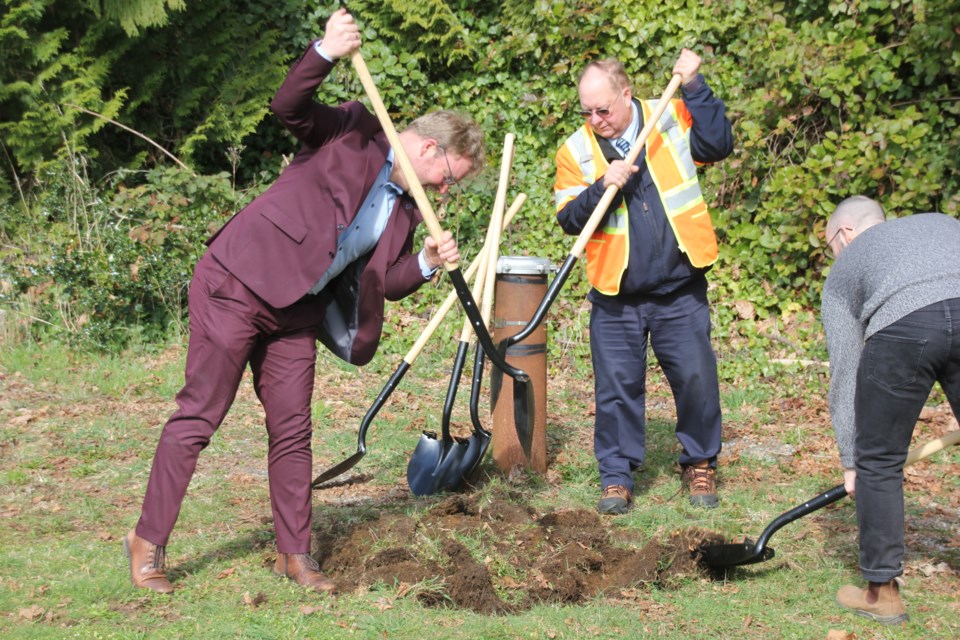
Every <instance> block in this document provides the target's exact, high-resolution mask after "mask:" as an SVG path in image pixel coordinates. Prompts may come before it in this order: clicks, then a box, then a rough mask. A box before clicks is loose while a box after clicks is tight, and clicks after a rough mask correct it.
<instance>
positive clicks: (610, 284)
mask: <svg viewBox="0 0 960 640" xmlns="http://www.w3.org/2000/svg"><path fill="white" fill-rule="evenodd" d="M564 152H566V153H568V154H569V156H570V158H571V159H572V161H573V162H574V163H576V165H577V166H578V167H579V168H580V175H579V176H576V177H574V176H573V173H572V171H570V170H569V169H570V167H565V169H568V170H565V171H558V184H556V185H554V197H555V200H556V205H557V211H558V212H559V211H560V210H562V209H563V207H564V206H565V205H566V204H567V202H569V201H570V200H573V199H574V198H576V197H577V196H578V195H580V193H582V192H583V191H584V190H586V188H587V186H588V185H591V184H593V183H594V182H596V181H597V178H598V177H599V176H602V175H603V174H604V173H606V171H607V167H608V166H609V165H608V164H607V160H606V158H604V157H603V152H602V151H601V150H600V146H599V144H597V139H596V138H595V137H594V135H593V133H592V131H591V130H590V128H589V127H588V126H587V125H586V124H584V126H582V127H580V128H579V129H577V131H575V132H574V133H573V135H571V136H570V137H569V138H568V139H567V141H566V143H565V144H564V148H563V149H562V150H561V153H564ZM564 178H565V179H567V180H569V181H570V182H571V183H573V182H574V181H576V184H569V185H568V184H566V183H563V182H561V180H562V179H564ZM627 231H628V218H627V208H626V206H625V205H624V204H622V203H621V205H620V206H619V207H617V208H616V209H614V210H610V211H608V212H607V214H606V215H605V216H604V219H603V221H602V222H601V226H600V227H598V228H597V230H596V231H594V233H593V235H592V236H590V239H589V240H588V241H587V246H586V255H587V279H588V280H589V281H590V284H591V285H593V287H594V288H595V289H596V290H597V291H599V292H600V293H603V294H606V295H615V294H616V293H617V292H618V291H619V290H620V280H621V278H622V276H623V272H624V271H626V268H627V262H628V257H629V255H630V235H629V233H628V232H627Z"/></svg>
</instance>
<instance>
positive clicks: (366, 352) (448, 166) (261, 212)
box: [124, 9, 483, 593]
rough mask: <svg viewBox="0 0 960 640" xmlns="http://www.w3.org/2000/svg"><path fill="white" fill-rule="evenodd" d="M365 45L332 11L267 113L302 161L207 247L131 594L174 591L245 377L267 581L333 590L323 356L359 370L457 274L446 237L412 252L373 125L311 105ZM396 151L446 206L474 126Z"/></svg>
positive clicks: (410, 210) (477, 141) (398, 177)
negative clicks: (319, 503) (317, 457)
mask: <svg viewBox="0 0 960 640" xmlns="http://www.w3.org/2000/svg"><path fill="white" fill-rule="evenodd" d="M359 46H360V32H359V29H358V28H357V25H356V23H355V22H354V20H353V18H352V17H351V16H350V15H349V14H348V13H347V12H346V11H345V10H344V9H341V10H339V11H337V12H336V13H334V14H333V15H332V16H331V17H330V19H329V20H328V21H327V24H326V29H325V33H324V36H323V38H322V39H321V40H319V41H317V42H315V43H312V44H311V45H310V47H309V48H308V49H307V51H306V52H305V53H304V54H303V56H302V57H301V58H300V60H299V61H297V62H296V63H295V64H294V65H293V67H292V69H291V70H290V73H289V74H288V76H287V78H286V80H285V81H284V83H283V85H282V86H281V87H280V89H279V91H278V92H277V94H276V96H275V97H274V99H273V101H272V102H271V109H272V110H273V111H274V113H276V115H277V117H278V118H279V119H280V120H281V121H282V122H283V124H284V126H286V128H287V129H288V130H289V131H290V132H291V133H292V134H293V135H294V136H296V137H297V138H298V139H299V140H300V141H301V143H302V148H301V149H300V151H299V152H298V153H297V155H296V157H295V158H294V160H293V162H291V164H290V166H288V167H287V168H286V169H285V170H284V171H283V173H282V174H281V176H280V177H279V178H278V179H277V181H276V182H275V183H274V184H273V185H271V187H270V188H269V189H268V190H267V191H266V192H264V193H263V194H262V195H261V196H260V197H258V198H257V199H255V200H254V201H253V202H252V203H251V204H250V205H249V206H247V207H246V208H245V209H243V210H242V211H240V212H239V213H237V214H236V215H235V216H234V217H233V218H232V219H231V220H230V221H229V222H228V223H227V224H226V225H224V227H223V228H221V229H220V230H219V231H218V232H217V233H215V234H214V235H213V237H212V238H210V240H209V241H208V245H209V249H208V250H207V252H206V254H205V255H204V256H203V258H201V260H200V262H199V263H198V264H197V267H196V270H195V272H194V276H193V280H192V282H191V284H190V294H189V309H190V342H189V347H188V350H187V363H186V376H185V383H184V386H183V389H181V391H180V392H179V393H178V394H177V404H178V406H179V409H178V410H177V411H176V412H175V413H174V414H173V416H171V418H170V419H169V421H168V422H167V423H166V425H165V426H164V428H163V433H162V434H161V436H160V442H159V444H158V445H157V451H156V454H155V457H154V460H153V467H152V469H151V472H150V479H149V481H148V484H147V489H146V495H145V496H144V500H143V507H142V510H141V514H140V519H139V521H138V523H137V525H136V527H135V528H134V529H133V530H131V531H130V532H129V533H128V534H127V535H126V537H125V538H124V550H125V552H126V554H127V556H128V557H129V558H130V572H131V579H132V580H133V583H134V585H135V586H137V587H141V588H146V589H151V590H153V591H157V592H161V593H169V592H170V591H172V590H173V587H172V585H171V584H170V582H169V580H168V579H167V577H166V573H165V566H164V564H165V555H166V545H167V540H168V538H169V536H170V533H171V531H172V530H173V527H174V524H175V522H176V520H177V516H178V515H179V512H180V506H181V503H182V502H183V498H184V495H185V493H186V490H187V485H188V484H189V483H190V479H191V477H192V475H193V472H194V470H195V468H196V462H197V458H198V456H199V455H200V451H201V450H202V449H203V448H204V447H206V446H207V444H209V442H210V438H211V437H212V436H213V433H214V432H215V431H216V430H217V428H218V427H219V426H220V423H221V422H222V421H223V419H224V417H225V416H226V413H227V410H228V409H229V408H230V405H231V403H232V402H233V399H234V397H235V395H236V392H237V388H238V386H239V384H240V379H241V377H242V375H243V371H244V369H245V367H246V365H247V363H249V364H250V369H251V371H252V372H253V384H254V388H255V390H256V393H257V397H258V398H259V399H260V402H261V403H262V404H263V407H264V410H265V413H266V427H267V433H268V436H269V452H268V475H269V484H270V502H271V507H272V510H273V518H274V528H275V530H276V536H277V552H278V554H277V561H276V564H275V566H274V570H275V572H276V573H278V574H280V575H284V576H287V577H288V578H290V579H292V580H294V581H296V582H297V583H298V584H302V585H305V586H308V587H312V588H313V589H316V590H318V591H332V590H333V589H334V588H335V585H334V584H333V582H332V581H331V580H329V579H328V578H327V577H325V576H324V575H323V574H322V573H320V571H319V567H318V566H317V563H316V562H315V561H314V560H313V558H312V556H311V555H310V536H311V529H312V527H311V489H310V478H311V473H312V467H313V464H312V462H313V459H312V451H311V446H310V442H311V436H312V431H313V428H312V424H311V420H310V401H311V396H312V393H313V381H314V367H315V363H316V349H317V347H316V341H317V340H318V339H319V340H321V341H323V342H324V344H326V345H327V346H328V347H329V348H330V349H331V350H332V351H333V352H334V353H336V354H337V355H338V356H340V357H341V358H343V359H345V360H347V361H348V362H351V363H354V364H357V365H362V364H366V363H367V362H368V361H369V360H370V359H371V358H372V357H373V354H374V352H375V351H376V348H377V344H378V342H379V340H380V333H381V330H382V325H383V308H384V300H385V299H390V300H397V299H400V298H402V297H404V296H406V295H409V294H410V293H412V292H413V291H415V290H416V289H418V288H419V287H420V286H421V285H422V284H423V283H425V282H427V281H428V280H429V279H430V277H431V276H432V274H433V273H434V272H435V271H436V270H437V268H438V267H439V266H440V265H441V264H442V263H443V262H444V261H450V262H457V261H459V253H458V250H457V243H456V242H455V241H454V240H453V238H452V237H451V236H450V234H449V233H447V235H446V237H445V238H444V241H443V242H442V243H441V244H440V245H439V246H438V245H437V243H436V242H434V241H433V240H432V239H431V238H429V237H428V238H427V239H426V240H425V241H424V247H423V250H422V251H420V252H419V253H418V254H416V255H414V254H412V253H411V252H412V248H413V236H414V229H415V227H416V225H417V223H418V222H419V221H420V219H421V218H420V212H419V210H418V209H417V208H416V206H415V204H414V203H413V201H412V200H411V199H410V197H409V196H408V195H407V191H408V190H409V189H408V187H409V185H408V184H407V181H406V179H405V177H404V176H403V174H402V172H401V171H400V167H399V163H397V162H394V155H393V154H394V152H393V150H392V149H391V148H390V145H389V143H388V142H387V140H386V135H385V134H384V133H383V131H382V129H381V127H380V125H379V122H378V121H377V119H376V118H375V117H374V116H373V115H371V114H370V113H369V112H368V111H367V110H366V109H365V108H364V107H363V106H362V105H361V104H360V103H358V102H348V103H345V104H342V105H339V106H336V107H331V106H326V105H322V104H318V103H317V102H315V101H314V99H313V95H314V93H315V91H316V89H317V87H318V86H319V85H320V84H321V83H322V82H323V80H324V79H325V78H326V77H327V75H328V74H329V73H330V71H331V70H332V69H333V67H334V64H335V62H336V60H337V59H339V58H342V57H344V56H349V55H350V54H351V53H352V52H353V51H355V50H356V49H357V48H359ZM399 137H400V141H401V144H402V145H403V147H404V150H405V151H406V154H407V156H408V157H409V158H410V161H411V164H412V165H413V167H414V170H415V172H416V174H417V176H418V178H419V180H420V182H421V183H422V184H423V186H424V187H425V188H428V189H433V190H436V191H439V192H440V193H446V191H447V189H448V188H449V186H450V185H452V184H455V183H456V182H457V181H458V180H461V179H463V178H464V177H466V176H467V175H468V174H471V173H473V172H475V171H477V170H479V168H480V166H481V165H482V163H483V134H482V132H481V131H480V129H479V127H477V125H476V124H475V123H473V122H472V121H470V120H467V119H465V118H463V117H461V116H459V115H457V114H454V113H451V112H448V111H436V112H432V113H430V114H427V115H425V116H422V117H421V118H418V119H417V120H414V121H413V122H412V123H411V124H410V126H409V127H408V128H407V129H406V130H405V131H403V132H401V133H400V134H399Z"/></svg>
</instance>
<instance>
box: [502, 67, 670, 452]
mask: <svg viewBox="0 0 960 640" xmlns="http://www.w3.org/2000/svg"><path fill="white" fill-rule="evenodd" d="M680 81H681V78H680V75H679V74H675V75H674V76H673V77H672V78H671V79H670V84H668V85H667V88H666V89H665V90H664V92H663V95H662V96H661V97H660V100H659V102H657V107H656V108H655V109H654V111H653V113H652V114H651V116H650V118H649V119H648V120H647V122H646V123H644V126H643V129H642V130H641V131H640V133H639V134H637V139H636V140H635V141H634V143H633V146H632V147H631V148H630V152H629V153H628V154H627V156H626V157H625V158H624V162H627V163H628V164H635V163H636V161H637V158H638V157H639V156H640V152H641V151H643V148H644V145H645V144H646V142H647V138H649V137H650V134H651V133H653V131H654V129H655V128H656V125H657V122H658V121H659V120H660V118H661V117H662V116H663V113H664V111H666V109H667V107H668V106H670V99H671V98H672V97H673V94H674V93H676V91H677V89H678V88H679V87H680ZM617 191H618V189H617V187H616V186H614V185H610V186H609V187H607V189H606V190H605V191H604V192H603V197H602V198H601V199H600V202H598V203H597V206H596V207H595V208H594V210H593V213H591V214H590V218H589V219H588V220H587V224H586V225H584V227H583V229H582V230H581V231H580V235H579V236H577V241H576V242H575V243H574V245H573V248H572V249H570V253H569V254H568V255H567V258H566V260H564V261H563V265H561V266H560V269H559V270H558V271H557V275H556V276H555V277H554V278H553V282H551V283H550V287H549V288H548V289H547V292H546V293H545V294H544V296H543V300H542V301H541V302H540V305H539V306H538V307H537V309H536V311H534V312H533V316H532V317H531V318H530V320H529V321H528V322H527V324H526V326H525V327H524V328H523V329H522V330H521V331H519V332H518V333H515V334H514V335H512V336H510V337H509V338H507V339H505V340H501V341H500V344H498V345H497V355H498V356H499V357H501V358H504V359H505V358H506V353H507V349H509V348H510V347H511V346H513V345H515V344H517V343H518V342H520V341H522V340H524V339H525V338H527V337H528V336H529V335H530V334H532V333H533V332H534V331H536V330H537V327H539V326H540V323H541V322H543V318H544V316H546V315H547V311H549V309H550V307H551V305H553V302H554V301H555V300H556V299H557V296H558V295H559V294H560V289H561V288H562V287H563V285H564V283H565V282H566V281H567V278H568V277H569V276H570V272H571V271H572V270H573V267H574V265H575V264H576V262H577V260H579V259H580V256H581V255H582V254H583V251H584V249H585V248H586V246H587V242H589V240H590V237H591V236H592V235H593V232H594V231H596V230H597V227H598V226H600V222H601V221H602V220H603V217H604V216H605V215H606V213H607V209H609V208H610V204H611V203H612V202H613V199H614V197H616V195H617ZM488 355H489V352H488ZM491 361H493V358H492V357H491ZM494 364H496V362H495V361H494ZM502 384H503V373H502V372H501V371H500V370H499V367H498V368H495V369H494V370H493V371H491V372H490V398H491V403H492V404H493V405H494V406H496V404H497V398H499V397H500V386H501V385H502ZM531 425H532V422H531ZM518 433H519V429H518ZM532 443H533V431H532V426H531V432H530V437H529V439H527V440H523V439H521V440H520V445H521V446H522V447H523V452H524V454H525V455H526V456H527V458H529V457H530V447H531V446H532Z"/></svg>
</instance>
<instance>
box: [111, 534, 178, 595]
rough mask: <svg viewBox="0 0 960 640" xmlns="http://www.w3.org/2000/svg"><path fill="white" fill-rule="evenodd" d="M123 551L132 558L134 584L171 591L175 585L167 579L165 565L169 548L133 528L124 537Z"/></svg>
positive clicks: (160, 591) (153, 589) (159, 590)
mask: <svg viewBox="0 0 960 640" xmlns="http://www.w3.org/2000/svg"><path fill="white" fill-rule="evenodd" d="M123 552H124V553H125V554H126V555H127V557H128V558H129V559H130V580H131V581H132V582H133V586H135V587H138V588H140V589H150V590H151V591H156V592H157V593H170V592H171V591H173V585H172V584H170V581H169V580H167V573H166V570H165V567H164V565H165V564H166V560H167V548H166V547H161V546H159V545H156V544H153V543H152V542H148V541H146V540H144V539H143V538H141V537H139V536H138V535H137V534H136V530H131V531H130V533H128V534H127V535H126V536H125V537H124V538H123Z"/></svg>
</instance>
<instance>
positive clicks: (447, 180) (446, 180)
mask: <svg viewBox="0 0 960 640" xmlns="http://www.w3.org/2000/svg"><path fill="white" fill-rule="evenodd" d="M437 147H439V148H440V151H442V152H443V160H444V162H446V163H447V170H448V171H449V172H450V173H449V175H445V176H443V184H445V185H448V186H451V187H452V186H454V185H456V186H457V187H459V183H458V182H457V179H456V178H454V177H453V167H452V166H450V158H448V157H447V150H446V149H444V148H443V145H442V144H438V145H437Z"/></svg>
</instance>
